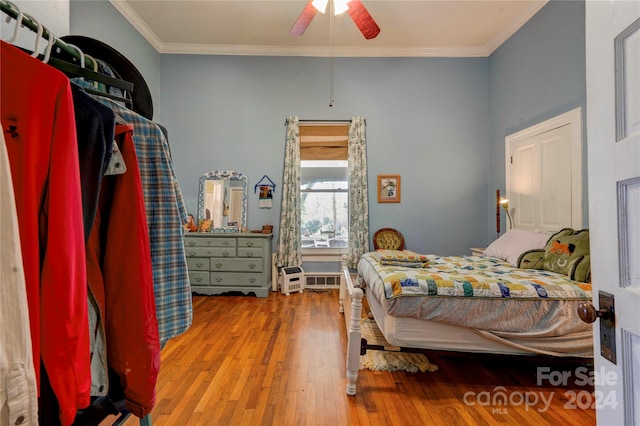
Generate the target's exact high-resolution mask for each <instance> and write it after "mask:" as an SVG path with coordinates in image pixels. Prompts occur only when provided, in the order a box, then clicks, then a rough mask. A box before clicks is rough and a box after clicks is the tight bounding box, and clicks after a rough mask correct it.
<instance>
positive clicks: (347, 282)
mask: <svg viewBox="0 0 640 426" xmlns="http://www.w3.org/2000/svg"><path fill="white" fill-rule="evenodd" d="M341 263H342V275H341V277H340V312H344V320H345V327H346V330H347V374H346V376H347V395H355V394H356V381H357V380H358V370H359V369H360V340H361V338H362V334H361V329H360V319H361V317H362V296H363V295H364V292H363V291H362V289H360V288H356V287H355V286H354V285H353V281H352V280H351V274H350V273H349V265H348V260H347V255H346V254H345V255H342V262H341ZM345 299H346V302H347V303H344V302H345ZM349 302H350V303H349Z"/></svg>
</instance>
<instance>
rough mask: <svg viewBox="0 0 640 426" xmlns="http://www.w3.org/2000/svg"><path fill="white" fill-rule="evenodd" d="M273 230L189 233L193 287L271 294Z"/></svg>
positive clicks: (216, 291)
mask: <svg viewBox="0 0 640 426" xmlns="http://www.w3.org/2000/svg"><path fill="white" fill-rule="evenodd" d="M272 239H273V234H255V233H233V234H229V233H188V234H186V235H185V237H184V244H185V252H186V255H187V266H188V268H189V280H190V281H191V291H192V292H193V293H198V294H209V295H211V294H223V293H227V292H231V291H233V292H242V293H244V294H251V293H253V294H255V295H256V296H258V297H267V296H268V295H269V292H270V291H271V241H272Z"/></svg>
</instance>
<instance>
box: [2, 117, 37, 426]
mask: <svg viewBox="0 0 640 426" xmlns="http://www.w3.org/2000/svg"><path fill="white" fill-rule="evenodd" d="M0 139H1V142H0V271H2V272H1V273H0V425H21V426H26V425H34V426H35V425H37V424H38V396H37V392H38V391H37V385H36V373H35V369H34V367H33V354H32V352H31V332H30V329H29V308H28V306H27V290H26V284H25V279H24V269H23V266H22V251H21V248H20V235H19V232H18V215H17V213H16V203H15V198H14V192H13V181H12V179H11V169H10V168H9V156H8V154H7V147H6V145H5V139H4V130H3V129H2V126H1V125H0Z"/></svg>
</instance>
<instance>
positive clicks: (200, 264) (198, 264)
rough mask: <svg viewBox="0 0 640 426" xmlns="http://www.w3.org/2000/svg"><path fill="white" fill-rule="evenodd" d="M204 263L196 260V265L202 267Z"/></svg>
mask: <svg viewBox="0 0 640 426" xmlns="http://www.w3.org/2000/svg"><path fill="white" fill-rule="evenodd" d="M202 265H204V263H202V262H196V266H197V267H198V268H202Z"/></svg>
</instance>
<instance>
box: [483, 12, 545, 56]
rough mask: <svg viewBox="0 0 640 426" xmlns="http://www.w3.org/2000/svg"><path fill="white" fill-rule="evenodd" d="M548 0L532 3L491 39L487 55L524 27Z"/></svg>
mask: <svg viewBox="0 0 640 426" xmlns="http://www.w3.org/2000/svg"><path fill="white" fill-rule="evenodd" d="M548 2H549V0H540V1H539V2H536V3H534V4H532V5H531V6H529V8H528V9H527V10H526V11H525V13H523V14H522V16H520V17H519V19H517V20H514V21H512V22H511V25H509V26H508V27H507V28H505V29H504V30H503V31H501V32H500V34H498V35H497V36H496V37H494V38H493V40H490V41H489V43H487V46H486V48H487V52H488V53H487V56H489V55H491V54H492V53H493V52H494V51H495V50H496V49H497V48H498V47H500V46H501V45H502V43H504V42H505V41H507V40H508V39H509V37H511V36H512V35H514V34H515V33H516V32H517V31H518V30H519V29H520V28H522V26H523V25H524V24H525V23H526V22H527V21H528V20H529V19H531V18H532V17H533V15H535V14H536V13H538V12H539V11H540V9H542V8H543V7H544V6H545V5H546V4H547V3H548Z"/></svg>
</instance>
